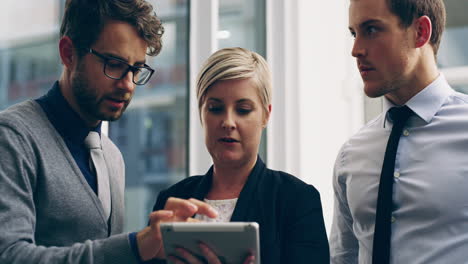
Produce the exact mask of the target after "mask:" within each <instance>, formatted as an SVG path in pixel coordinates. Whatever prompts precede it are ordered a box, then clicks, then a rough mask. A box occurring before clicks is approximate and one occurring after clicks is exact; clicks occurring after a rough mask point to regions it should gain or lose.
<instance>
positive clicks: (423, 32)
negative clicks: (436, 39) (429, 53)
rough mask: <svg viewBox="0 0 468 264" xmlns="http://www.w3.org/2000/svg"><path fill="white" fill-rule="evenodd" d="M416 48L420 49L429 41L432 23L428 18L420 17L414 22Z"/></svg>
mask: <svg viewBox="0 0 468 264" xmlns="http://www.w3.org/2000/svg"><path fill="white" fill-rule="evenodd" d="M414 23H415V27H416V28H415V30H416V42H415V43H416V48H421V47H423V46H424V45H426V44H427V43H428V42H430V41H431V36H432V23H431V19H430V18H429V17H428V16H422V17H420V18H418V19H416V20H415V22H414Z"/></svg>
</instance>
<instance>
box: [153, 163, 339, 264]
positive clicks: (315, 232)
mask: <svg viewBox="0 0 468 264" xmlns="http://www.w3.org/2000/svg"><path fill="white" fill-rule="evenodd" d="M212 177H213V167H211V168H210V170H209V171H208V172H207V173H206V174H205V175H203V176H192V177H189V178H187V179H184V180H182V181H180V182H179V183H177V184H175V185H173V186H171V187H170V188H168V189H167V190H164V191H161V192H160V193H159V196H158V198H157V200H156V204H155V205H154V207H153V211H156V210H161V209H163V208H164V205H165V204H166V201H167V199H168V198H169V197H178V198H183V199H188V198H196V199H199V200H203V199H204V198H205V196H206V194H207V193H208V191H209V190H210V187H211V180H212ZM239 221H243V222H257V223H258V224H259V226H260V254H261V261H262V263H264V264H274V263H278V264H280V263H281V264H287V263H294V264H300V263H307V264H310V263H317V264H318V263H324V264H325V263H326V264H328V263H330V256H329V248H328V240H327V235H326V231H325V226H324V222H323V215H322V205H321V203H320V194H319V193H318V191H317V190H316V189H315V188H314V187H313V186H311V185H308V184H306V183H304V182H303V181H301V180H299V179H298V178H296V177H294V176H292V175H289V174H287V173H284V172H281V171H273V170H270V169H268V168H266V166H265V164H264V163H263V161H262V160H261V159H260V157H258V159H257V163H256V164H255V167H254V168H253V170H252V172H251V173H250V175H249V178H248V179H247V182H246V184H245V185H244V188H243V189H242V191H241V193H240V195H239V198H238V200H237V204H236V207H235V209H234V212H233V214H232V218H231V222H239Z"/></svg>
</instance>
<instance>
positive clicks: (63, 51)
mask: <svg viewBox="0 0 468 264" xmlns="http://www.w3.org/2000/svg"><path fill="white" fill-rule="evenodd" d="M59 53H60V59H61V60H62V63H63V65H65V67H66V68H68V69H70V68H71V67H72V66H73V63H74V61H75V60H76V53H75V47H74V45H73V41H72V40H71V39H70V38H69V37H68V36H64V37H62V38H61V39H60V41H59Z"/></svg>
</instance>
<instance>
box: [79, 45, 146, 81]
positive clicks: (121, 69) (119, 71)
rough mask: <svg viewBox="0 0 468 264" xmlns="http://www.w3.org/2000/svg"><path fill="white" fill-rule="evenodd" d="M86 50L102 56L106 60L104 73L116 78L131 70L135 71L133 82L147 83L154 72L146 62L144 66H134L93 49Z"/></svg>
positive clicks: (118, 78)
mask: <svg viewBox="0 0 468 264" xmlns="http://www.w3.org/2000/svg"><path fill="white" fill-rule="evenodd" d="M85 51H86V52H88V53H91V54H93V55H95V56H97V57H99V58H101V59H102V60H103V61H104V63H103V65H104V67H103V71H104V74H105V75H106V76H107V77H109V78H111V79H114V80H121V79H123V78H124V77H125V75H127V73H128V72H129V71H131V72H132V73H133V83H134V84H136V85H145V84H146V83H148V81H149V79H150V78H151V76H152V75H153V73H154V70H153V69H152V68H151V67H150V66H148V65H146V64H144V65H143V66H133V65H130V64H128V63H127V62H125V61H123V60H121V59H117V58H114V57H110V56H107V55H104V54H101V53H99V52H97V51H95V50H93V49H85Z"/></svg>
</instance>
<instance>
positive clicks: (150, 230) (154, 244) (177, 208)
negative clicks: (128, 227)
mask: <svg viewBox="0 0 468 264" xmlns="http://www.w3.org/2000/svg"><path fill="white" fill-rule="evenodd" d="M194 214H202V215H206V216H208V217H211V218H215V217H217V216H218V213H217V212H216V211H215V210H214V209H213V208H212V207H211V206H210V205H208V204H207V203H204V202H202V201H199V200H197V199H193V198H191V199H188V200H184V199H179V198H174V197H170V198H169V199H167V202H166V205H165V206H164V210H159V211H155V212H152V213H151V214H150V216H149V218H150V221H149V222H150V223H149V226H147V227H146V228H145V229H143V230H142V231H140V232H138V234H137V244H138V251H139V253H140V256H141V258H142V259H143V260H144V261H146V260H149V259H152V258H155V257H156V258H161V259H162V258H164V257H165V253H164V247H163V243H162V236H161V231H160V229H159V226H160V224H161V223H162V222H195V221H197V220H196V219H194V218H192V216H193V215H194Z"/></svg>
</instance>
